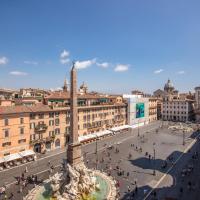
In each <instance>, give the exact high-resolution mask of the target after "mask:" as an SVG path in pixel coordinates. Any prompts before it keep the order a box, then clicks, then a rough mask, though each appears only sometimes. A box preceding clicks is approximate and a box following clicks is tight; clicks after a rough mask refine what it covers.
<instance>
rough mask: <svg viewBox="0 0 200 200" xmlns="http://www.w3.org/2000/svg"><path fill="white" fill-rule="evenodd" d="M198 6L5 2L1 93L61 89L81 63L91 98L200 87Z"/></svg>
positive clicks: (182, 2)
mask: <svg viewBox="0 0 200 200" xmlns="http://www.w3.org/2000/svg"><path fill="white" fill-rule="evenodd" d="M199 8H200V1H199V0H166V1H164V0H148V1H147V0H101V1H98V0H96V1H95V0H84V1H83V0H57V1H55V0H42V1H41V0H29V1H27V0H19V1H14V0H10V1H8V0H1V1H0V72H1V73H0V87H5V88H20V87H39V88H58V87H61V86H62V84H63V80H64V78H65V76H67V79H69V70H70V66H71V61H73V60H76V61H77V67H78V68H79V70H78V79H79V84H80V83H81V82H83V81H85V82H86V83H87V84H88V86H89V89H90V90H96V91H103V92H109V93H128V92H130V91H131V90H133V89H140V90H143V91H145V92H152V91H154V90H156V89H158V88H162V87H163V85H164V83H165V82H166V81H167V79H168V78H170V79H171V80H172V82H173V83H174V85H175V87H176V88H177V89H178V90H180V91H183V92H184V91H189V90H193V88H194V87H195V86H198V85H200V81H199V74H200V59H199V58H200V53H199V52H200V23H199V21H200V12H199Z"/></svg>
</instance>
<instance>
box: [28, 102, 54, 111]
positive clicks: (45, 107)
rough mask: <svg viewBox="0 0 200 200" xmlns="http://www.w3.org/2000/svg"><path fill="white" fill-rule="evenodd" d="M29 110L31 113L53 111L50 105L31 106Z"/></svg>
mask: <svg viewBox="0 0 200 200" xmlns="http://www.w3.org/2000/svg"><path fill="white" fill-rule="evenodd" d="M29 109H30V111H31V112H49V111H52V109H51V108H50V107H49V106H48V105H44V104H42V103H41V104H36V105H34V106H29Z"/></svg>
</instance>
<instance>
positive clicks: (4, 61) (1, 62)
mask: <svg viewBox="0 0 200 200" xmlns="http://www.w3.org/2000/svg"><path fill="white" fill-rule="evenodd" d="M7 63H8V58H6V57H5V56H3V57H0V65H5V64H7Z"/></svg>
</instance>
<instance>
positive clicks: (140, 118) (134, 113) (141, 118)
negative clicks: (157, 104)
mask: <svg viewBox="0 0 200 200" xmlns="http://www.w3.org/2000/svg"><path fill="white" fill-rule="evenodd" d="M123 97H124V98H125V99H126V101H127V122H128V125H130V126H132V127H133V128H135V127H138V126H143V125H145V124H148V123H149V99H148V98H144V97H142V96H141V95H123Z"/></svg>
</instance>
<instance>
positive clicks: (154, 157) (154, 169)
mask: <svg viewBox="0 0 200 200" xmlns="http://www.w3.org/2000/svg"><path fill="white" fill-rule="evenodd" d="M155 144H156V143H155V142H154V143H153V161H154V162H153V175H154V176H155V175H156V149H155Z"/></svg>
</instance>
